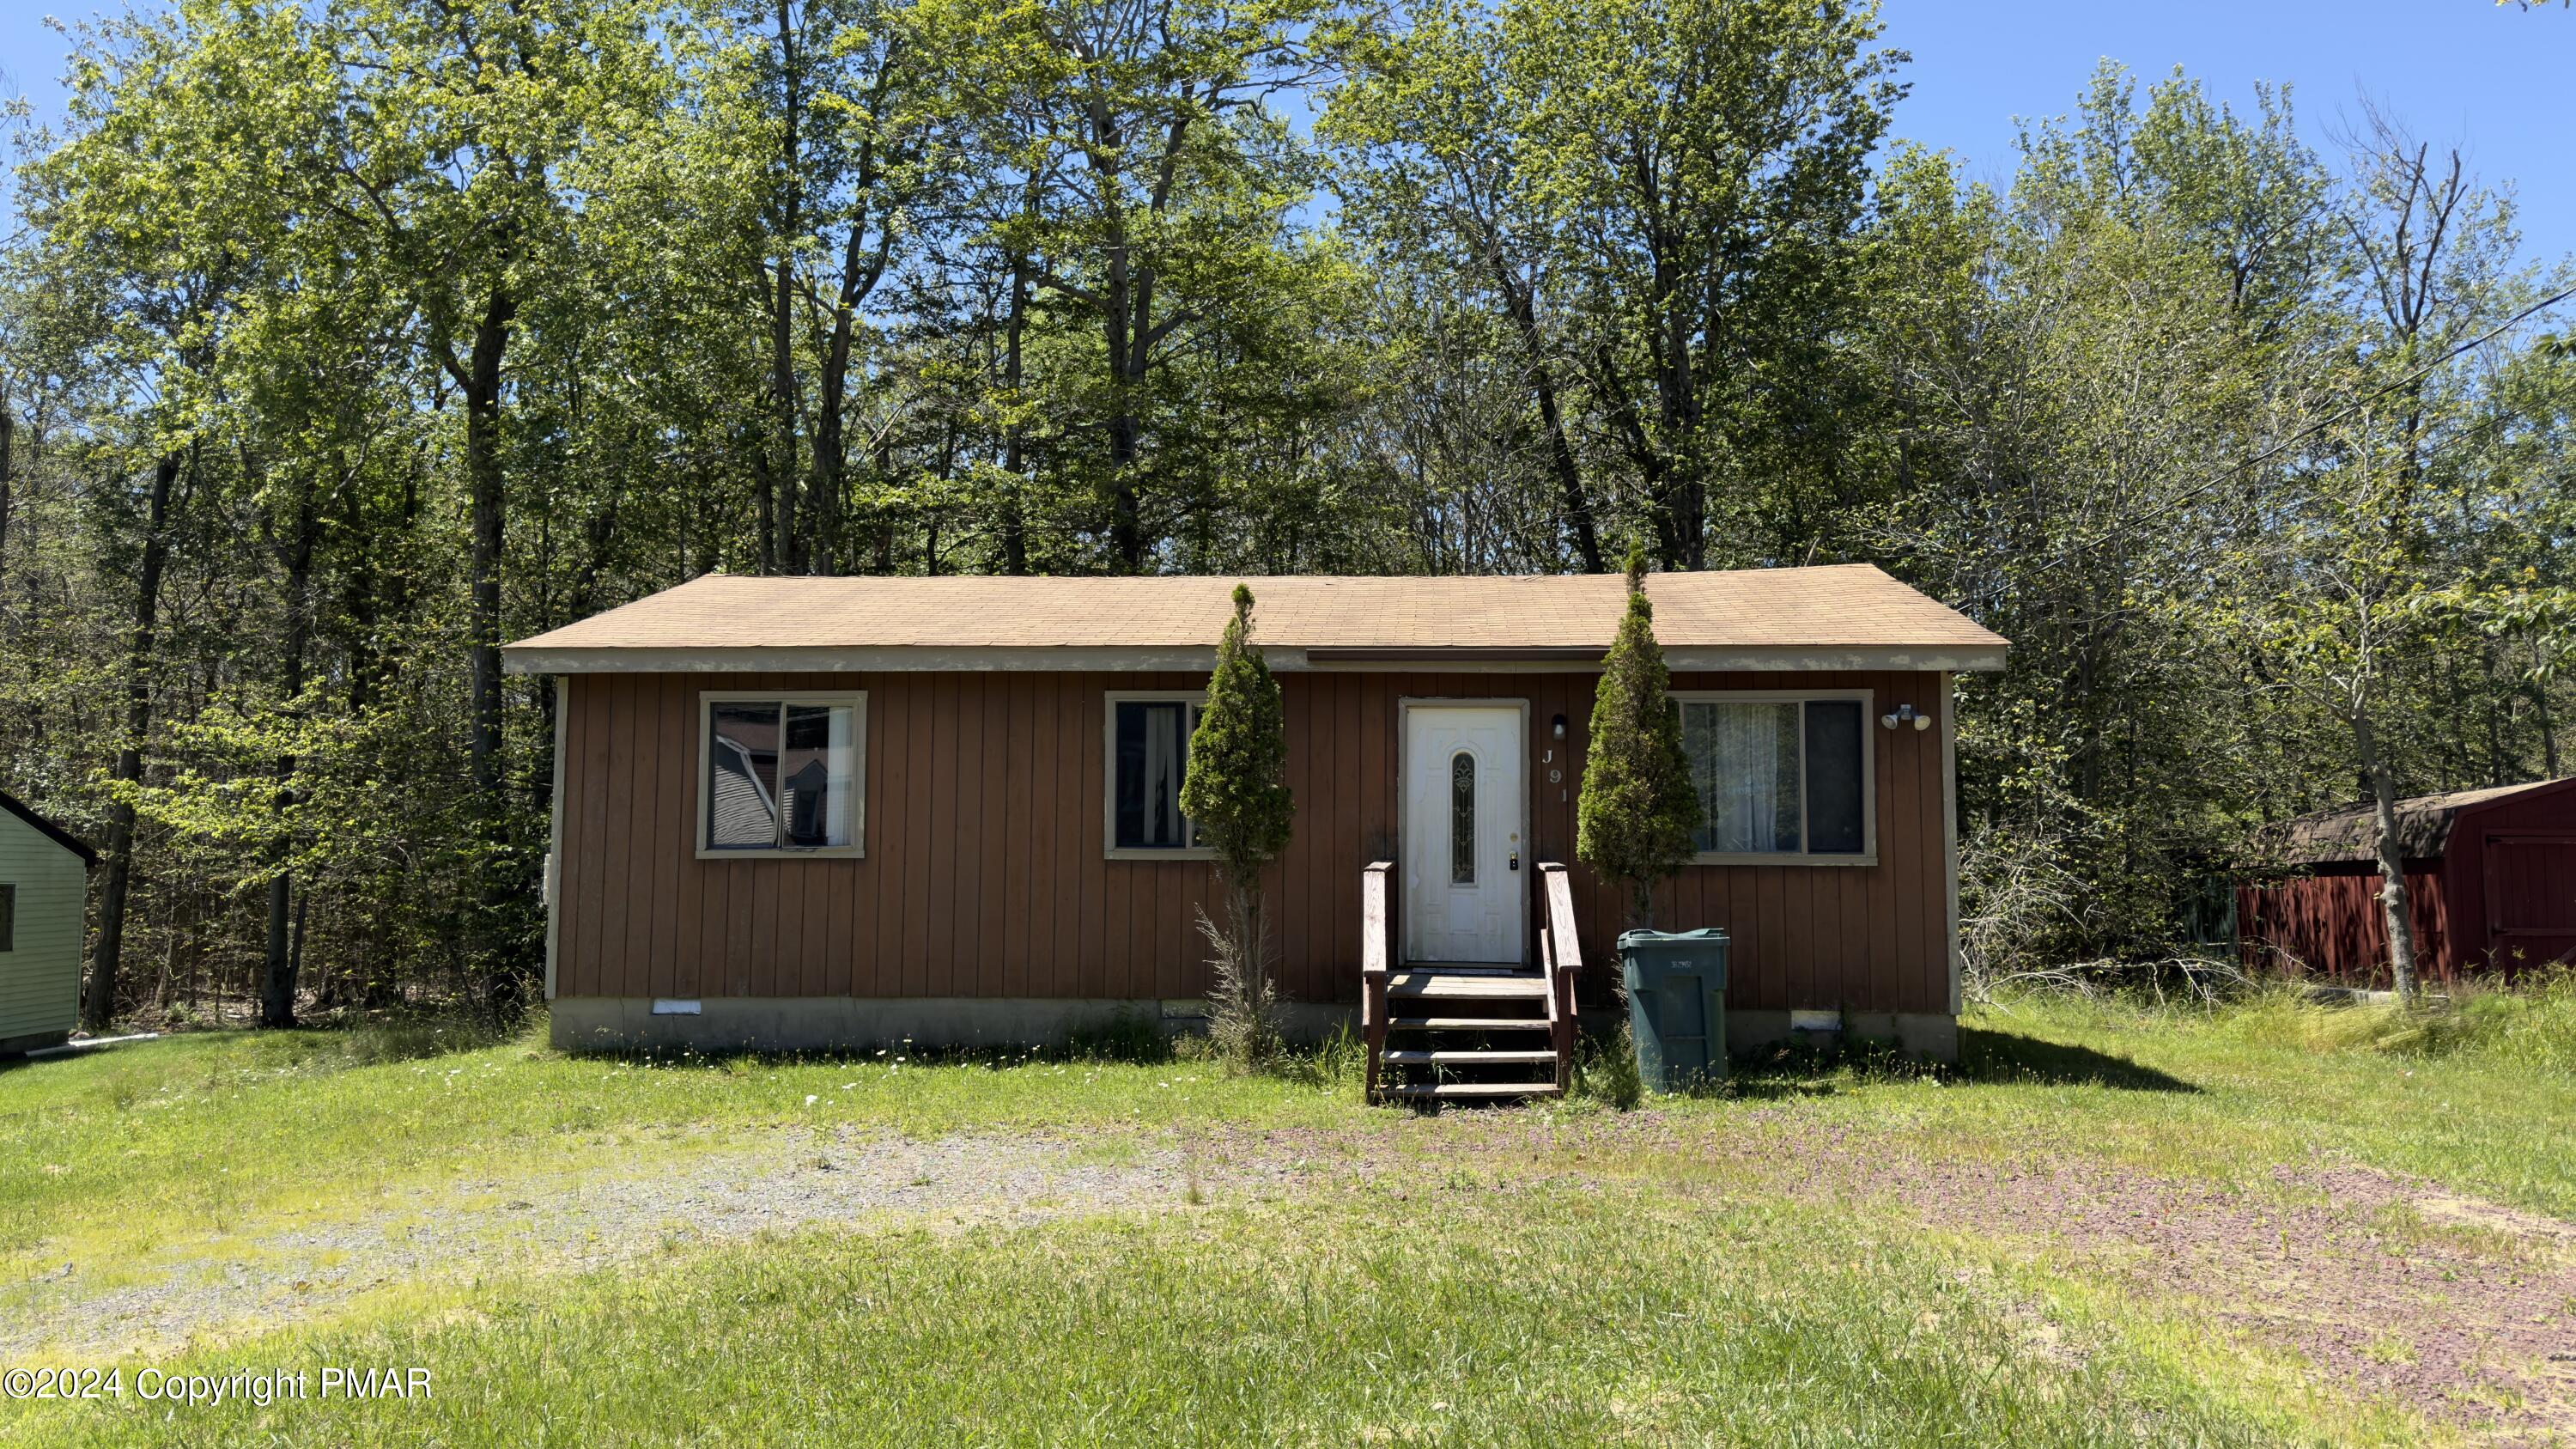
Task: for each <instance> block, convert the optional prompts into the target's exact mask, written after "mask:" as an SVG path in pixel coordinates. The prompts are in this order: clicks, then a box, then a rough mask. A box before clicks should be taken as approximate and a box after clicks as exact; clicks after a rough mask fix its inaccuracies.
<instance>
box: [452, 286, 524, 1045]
mask: <svg viewBox="0 0 2576 1449" xmlns="http://www.w3.org/2000/svg"><path fill="white" fill-rule="evenodd" d="M517 315H518V298H517V296H516V295H515V294H514V293H513V292H512V291H511V290H510V287H509V284H508V283H506V282H497V281H496V282H494V283H493V284H492V292H491V296H490V298H489V299H488V300H487V302H486V304H485V306H484V309H483V319H482V321H481V322H479V323H477V324H476V326H475V329H474V353H473V358H472V361H471V363H470V365H469V366H468V369H467V375H466V382H465V475H466V484H467V488H468V490H469V491H470V493H471V495H472V510H471V511H472V513H473V529H474V534H473V545H472V550H471V553H470V555H469V559H468V572H469V574H470V576H471V577H472V580H473V598H472V602H471V605H470V608H469V611H468V618H467V627H468V629H469V630H470V631H471V636H472V643H471V646H470V648H471V657H470V659H469V661H468V663H469V668H470V671H471V674H472V706H473V709H472V721H471V730H472V739H471V746H470V753H471V757H472V758H471V763H472V772H473V783H474V796H475V801H476V807H477V809H478V811H479V812H480V814H481V816H482V821H481V824H482V829H483V847H484V849H485V850H486V851H489V852H494V853H495V857H496V856H497V853H498V852H499V851H500V850H501V848H502V844H503V839H504V837H505V836H506V834H507V831H508V822H509V810H510V802H509V797H508V795H507V793H506V791H505V789H504V786H503V782H502V759H501V545H502V533H501V522H502V508H503V504H504V502H505V495H504V490H503V485H504V480H503V477H502V470H501V358H502V354H503V353H504V352H505V351H506V350H507V349H508V347H509V345H510V326H511V323H512V321H513V319H514V318H515V317H516V316H517ZM495 857H487V858H486V860H485V861H484V863H483V864H482V867H481V870H482V874H483V889H482V891H481V906H482V909H481V911H480V913H479V918H480V921H481V927H480V929H478V930H476V931H475V932H474V933H473V935H474V936H475V937H476V938H478V939H477V940H476V942H475V944H476V946H477V947H478V948H479V954H480V956H481V958H482V964H483V969H484V971H485V973H486V977H487V979H488V980H489V981H490V982H491V983H492V987H493V994H494V996H495V998H496V1000H498V999H503V998H508V997H510V996H512V995H514V994H515V992H516V990H517V982H518V979H519V974H520V972H519V965H520V963H519V962H518V960H517V959H516V958H517V956H518V949H517V945H516V943H515V942H514V941H512V940H511V939H510V934H511V933H509V932H508V931H506V930H503V929H502V928H501V926H500V919H501V914H502V912H503V910H504V909H505V908H506V907H507V906H508V904H509V901H510V898H511V896H512V894H513V890H514V882H512V881H511V880H510V878H509V876H508V875H507V874H506V873H505V872H504V871H503V870H502V869H501V868H500V867H499V864H498V861H497V859H496V858H495Z"/></svg>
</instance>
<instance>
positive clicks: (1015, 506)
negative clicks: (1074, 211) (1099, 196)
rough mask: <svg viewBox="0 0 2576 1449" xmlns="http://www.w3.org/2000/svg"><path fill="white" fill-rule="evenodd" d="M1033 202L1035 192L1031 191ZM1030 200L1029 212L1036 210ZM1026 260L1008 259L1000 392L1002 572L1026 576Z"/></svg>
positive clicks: (1023, 255)
mask: <svg viewBox="0 0 2576 1449" xmlns="http://www.w3.org/2000/svg"><path fill="white" fill-rule="evenodd" d="M1030 190H1031V195H1032V198H1034V196H1035V191H1036V188H1035V187H1034V186H1032V187H1031V188H1030ZM1035 205H1036V203H1035V201H1034V199H1032V201H1031V203H1030V209H1031V210H1032V211H1034V210H1035ZM1028 314H1029V258H1028V254H1027V253H1026V252H1019V253H1015V254H1014V255H1013V256H1012V257H1011V311H1010V316H1009V317H1008V318H1007V319H1006V320H1005V322H1004V324H1003V332H1002V337H1003V341H1002V388H1003V390H1004V391H1005V392H1008V393H1009V394H1010V395H1011V412H1012V416H1011V426H1010V429H1009V431H1008V432H1007V433H1006V434H1005V435H1004V437H1003V441H1002V471H1003V472H1004V473H1007V474H1009V475H1010V478H1011V481H1010V484H1009V485H1008V486H1009V487H1010V489H1011V494H1010V496H1009V497H1007V498H1005V499H1003V500H1002V571H1003V572H1004V573H1008V574H1014V575H1017V574H1025V573H1027V572H1028V571H1029V524H1028V517H1027V515H1026V513H1025V512H1024V504H1025V500H1026V499H1027V497H1028V489H1027V487H1026V486H1025V485H1024V482H1023V477H1022V473H1021V470H1022V469H1023V468H1025V467H1026V466H1027V443H1028V425H1027V424H1026V423H1023V422H1022V421H1021V420H1020V417H1019V408H1020V379H1021V376H1022V362H1021V347H1022V344H1023V341H1024V339H1025V336H1026V333H1027V330H1028Z"/></svg>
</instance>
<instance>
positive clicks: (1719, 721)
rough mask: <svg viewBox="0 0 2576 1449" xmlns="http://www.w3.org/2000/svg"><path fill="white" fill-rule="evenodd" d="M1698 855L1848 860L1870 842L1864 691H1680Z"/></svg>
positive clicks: (1865, 853)
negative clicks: (1697, 818)
mask: <svg viewBox="0 0 2576 1449" xmlns="http://www.w3.org/2000/svg"><path fill="white" fill-rule="evenodd" d="M1675 702H1676V704H1677V705H1678V707H1679V708H1680V710H1681V716H1682V754H1683V755H1684V756H1685V757H1686V758H1687V759H1688V760H1689V762H1690V776H1691V788H1692V790H1693V792H1694V793H1696V794H1697V795H1698V797H1699V808H1700V823H1699V829H1698V830H1697V831H1696V832H1695V833H1694V834H1693V836H1692V846H1693V848H1694V849H1695V850H1696V851H1697V852H1698V855H1699V857H1700V858H1701V859H1702V860H1709V859H1712V858H1714V859H1729V860H1732V859H1746V858H1750V859H1756V860H1759V859H1775V860H1796V859H1812V860H1818V861H1844V862H1856V861H1865V860H1867V859H1869V858H1870V857H1871V856H1872V855H1873V854H1874V853H1875V851H1876V849H1877V844H1878V842H1877V832H1876V830H1875V828H1874V825H1873V822H1872V819H1871V812H1872V806H1873V804H1874V800H1873V798H1872V797H1873V793H1874V792H1873V790H1872V782H1871V778H1870V750H1871V740H1870V735H1869V729H1868V723H1869V698H1868V695H1867V694H1866V693H1846V694H1835V695H1804V696H1802V695H1782V694H1770V693H1760V694H1734V695H1726V694H1681V695H1676V696H1675Z"/></svg>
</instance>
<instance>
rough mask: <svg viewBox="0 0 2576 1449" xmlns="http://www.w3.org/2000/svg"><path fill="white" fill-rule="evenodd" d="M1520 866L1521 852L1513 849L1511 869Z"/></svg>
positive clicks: (1516, 868)
mask: <svg viewBox="0 0 2576 1449" xmlns="http://www.w3.org/2000/svg"><path fill="white" fill-rule="evenodd" d="M1520 868H1521V853H1520V852H1519V851H1517V850H1515V851H1513V852H1512V869H1514V870H1518V869H1520Z"/></svg>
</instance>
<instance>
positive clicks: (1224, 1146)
mask: <svg viewBox="0 0 2576 1449" xmlns="http://www.w3.org/2000/svg"><path fill="white" fill-rule="evenodd" d="M1357 1170H1360V1167H1359V1166H1358V1165H1354V1164H1352V1163H1350V1162H1349V1160H1348V1159H1340V1160H1334V1159H1311V1158H1308V1157H1306V1156H1305V1155H1304V1154H1303V1153H1301V1152H1276V1153H1274V1152H1271V1151H1267V1150H1265V1149H1264V1148H1263V1147H1262V1145H1261V1144H1260V1143H1258V1142H1257V1141H1256V1142H1236V1141H1228V1142H1218V1143H1213V1144H1207V1145H1198V1144H1193V1145H1188V1146H1171V1145H1153V1144H1145V1145H1138V1146H1135V1147H1134V1148H1132V1150H1131V1149H1129V1148H1128V1147H1127V1146H1126V1145H1125V1144H1123V1143H1121V1144H1113V1145H1111V1146H1109V1147H1107V1148H1105V1149H1104V1148H1102V1147H1101V1146H1099V1145H1097V1144H1079V1143H1074V1142H1069V1141H1064V1140H1059V1139H1054V1138H1047V1137H1025V1136H1014V1137H950V1138H945V1139H942V1140H939V1141H928V1142H917V1141H912V1140H909V1139H906V1138H901V1137H892V1136H885V1135H881V1134H875V1133H869V1132H863V1131H859V1130H856V1129H849V1128H844V1129H841V1130H839V1131H833V1132H816V1131H811V1130H808V1129H804V1128H782V1129H778V1130H776V1131H774V1132H772V1133H769V1134H767V1138H766V1140H764V1141H762V1142H760V1143H759V1144H758V1145H757V1146H756V1147H754V1148H751V1149H749V1150H744V1151H737V1152H724V1153H720V1154H705V1155H696V1156H690V1157H684V1158H679V1159H676V1160H675V1161H671V1162H668V1163H657V1164H655V1165H654V1168H653V1170H651V1171H649V1172H645V1173H629V1174H625V1175H610V1174H599V1175H591V1176H587V1177H578V1178H564V1179H554V1180H541V1181H488V1182H487V1181H475V1180H471V1179H468V1180H463V1181H450V1182H445V1183H440V1184H437V1185H436V1186H434V1187H424V1188H419V1189H413V1190H408V1191H406V1192H404V1193H402V1194H398V1195H396V1196H394V1197H391V1198H388V1199H386V1200H385V1201H383V1202H382V1203H380V1204H379V1205H377V1206H376V1207H375V1208H373V1209H371V1210H370V1211H368V1212H367V1213H366V1214H364V1215H363V1216H360V1217H357V1218H354V1219H351V1220H346V1221H339V1222H332V1223H326V1224H322V1225H317V1226H310V1227H299V1228H296V1229H293V1230H290V1231H283V1232H269V1233H256V1232H254V1233H245V1234H241V1235H238V1236H235V1237H231V1238H226V1239H221V1240H218V1241H216V1242H214V1243H212V1244H208V1245H204V1246H203V1247H201V1248H198V1249H196V1250H195V1251H193V1252H192V1253H191V1254H189V1255H188V1256H185V1257H173V1258H172V1259H171V1260H169V1261H167V1262H164V1263H158V1264H155V1265H153V1266H152V1268H151V1270H150V1274H149V1276H148V1277H147V1278H146V1279H145V1281H141V1282H134V1281H127V1282H123V1283H121V1284H117V1285H115V1286H109V1285H106V1284H100V1285H98V1286H96V1287H95V1288H93V1287H91V1286H90V1285H88V1284H86V1283H85V1282H84V1275H83V1274H82V1272H81V1271H80V1268H79V1265H77V1264H73V1263H66V1264H64V1265H62V1266H61V1267H59V1268H56V1269H53V1270H51V1271H49V1272H46V1273H43V1274H40V1275H38V1276H37V1277H36V1278H35V1279H34V1280H33V1281H31V1282H26V1283H22V1284H21V1285H19V1286H18V1287H17V1288H15V1289H13V1290H11V1291H9V1292H8V1293H7V1294H6V1295H0V1303H5V1305H6V1306H7V1308H8V1309H9V1311H8V1312H6V1313H0V1360H18V1359H24V1358H27V1357H29V1356H31V1355H36V1354H44V1355H47V1356H52V1357H82V1358H96V1357H98V1356H101V1355H107V1354H120V1353H131V1352H136V1351H141V1350H146V1349H155V1348H167V1347H175V1346H178V1345H181V1344H184V1343H186V1342H188V1341H190V1340H191V1339H195V1338H200V1337H205V1336H208V1335H220V1334H221V1333H223V1332H225V1331H227V1330H236V1329H237V1330H241V1331H268V1330H272V1329H276V1328H280V1327H284V1326H288V1325H290V1324H292V1323H294V1322H297V1321H299V1320H302V1319H305V1318H308V1317H310V1316H313V1315H316V1314H318V1313H321V1312H324V1311H326V1310H328V1309H330V1308H332V1307H334V1306H337V1305H339V1304H341V1303H343V1302H345V1301H346V1300H348V1299H350V1298H353V1297H355V1296H357V1295H359V1294H361V1293H364V1292H367V1291H368V1290H370V1289H374V1288H379V1287H384V1286H387V1285H391V1284H398V1283H405V1282H423V1283H442V1282H465V1281H472V1280H475V1279H480V1278H491V1277H497V1276H501V1275H504V1274H509V1273H518V1272H529V1271H537V1272H557V1271H566V1270H572V1271H578V1270H581V1269H587V1268H598V1267H604V1266H608V1265H611V1264H615V1263H620V1262H627V1261H631V1260H634V1259H638V1258H642V1257H645V1256H649V1255H651V1254H654V1253H657V1252H663V1251H668V1250H671V1249H675V1248H680V1247H686V1246H691V1245H698V1244H708V1243H719V1242H726V1241H732V1240H738V1239H742V1238H748V1237H751V1236H754V1235H756V1234H760V1233H765V1232H791V1231H794V1230H796V1229H799V1228H807V1227H826V1226H828V1227H831V1228H835V1229H840V1230H845V1231H857V1232H874V1231H892V1230H900V1229H904V1228H916V1227H923V1226H929V1227H934V1228H959V1227H965V1226H969V1225H975V1224H984V1223H1003V1224H1034V1223H1039V1222H1044V1221H1048V1220H1051V1219H1054V1218H1058V1217H1066V1216H1081V1215H1086V1214H1098V1213H1109V1212H1122V1211H1159V1210H1170V1209H1176V1208H1181V1207H1184V1206H1186V1205H1189V1204H1191V1203H1193V1202H1194V1201H1209V1200H1218V1199H1225V1200H1236V1201H1241V1200H1245V1199H1256V1200H1257V1199H1260V1198H1265V1197H1270V1196H1276V1195H1280V1194H1284V1193H1287V1192H1291V1191H1295V1190H1297V1189H1298V1188H1299V1186H1300V1184H1302V1183H1305V1182H1307V1181H1309V1180H1310V1179H1314V1178H1316V1177H1318V1176H1320V1175H1322V1174H1325V1173H1329V1172H1334V1171H1357ZM123 1276H125V1277H126V1278H128V1279H131V1278H132V1276H133V1275H132V1274H131V1273H128V1274H125V1275H123Z"/></svg>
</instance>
